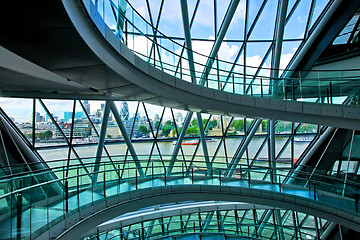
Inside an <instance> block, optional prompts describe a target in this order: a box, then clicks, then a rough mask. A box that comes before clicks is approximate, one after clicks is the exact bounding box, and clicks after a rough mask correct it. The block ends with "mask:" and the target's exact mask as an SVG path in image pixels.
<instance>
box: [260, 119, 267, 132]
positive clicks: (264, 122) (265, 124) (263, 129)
mask: <svg viewBox="0 0 360 240" xmlns="http://www.w3.org/2000/svg"><path fill="white" fill-rule="evenodd" d="M261 127H262V131H263V132H267V130H268V121H266V120H263V121H262V122H261Z"/></svg>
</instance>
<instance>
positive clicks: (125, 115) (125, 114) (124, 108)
mask: <svg viewBox="0 0 360 240" xmlns="http://www.w3.org/2000/svg"><path fill="white" fill-rule="evenodd" d="M120 116H121V118H122V120H123V121H124V120H125V121H127V120H129V106H128V104H127V102H121V107H120Z"/></svg>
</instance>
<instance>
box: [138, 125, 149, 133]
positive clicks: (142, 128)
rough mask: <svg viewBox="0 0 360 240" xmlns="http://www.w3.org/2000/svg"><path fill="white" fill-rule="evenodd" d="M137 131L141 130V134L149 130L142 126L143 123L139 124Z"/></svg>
mask: <svg viewBox="0 0 360 240" xmlns="http://www.w3.org/2000/svg"><path fill="white" fill-rule="evenodd" d="M138 131H139V132H142V134H147V133H149V130H148V129H147V127H146V126H144V125H140V127H139V130H138Z"/></svg>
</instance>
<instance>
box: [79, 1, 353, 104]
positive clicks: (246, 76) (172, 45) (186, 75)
mask: <svg viewBox="0 0 360 240" xmlns="http://www.w3.org/2000/svg"><path fill="white" fill-rule="evenodd" d="M83 2H84V5H85V6H90V5H92V7H89V9H88V11H90V9H92V11H94V9H95V11H98V12H99V13H100V14H96V16H97V17H98V16H100V17H101V21H103V22H104V23H105V24H106V26H107V27H108V28H109V29H110V31H111V32H113V34H114V35H115V36H116V37H117V38H119V40H120V41H121V42H122V43H124V44H125V45H126V46H127V47H128V48H129V49H130V50H132V51H133V53H134V54H136V55H137V56H138V57H140V58H141V59H142V60H143V61H145V62H147V63H148V64H150V65H152V66H154V67H156V68H157V69H159V70H161V71H163V72H165V73H167V74H170V75H172V76H175V77H177V78H180V79H182V80H184V81H188V82H192V83H194V84H199V85H203V86H205V87H209V88H212V89H216V90H220V91H226V92H230V93H235V94H240V95H247V96H256V97H269V98H277V99H284V100H292V101H309V102H314V101H315V100H316V99H321V102H322V103H329V104H341V103H342V102H343V101H344V99H345V98H346V97H351V98H352V100H351V103H352V104H357V103H358V98H357V96H356V91H354V89H357V88H358V87H359V83H358V82H359V81H358V80H359V73H360V70H359V69H349V70H316V71H315V70H311V71H291V70H288V69H271V68H266V67H262V68H261V70H259V68H258V67H252V66H247V65H241V64H238V63H234V62H229V61H225V60H222V59H218V58H216V59H211V58H209V56H207V55H204V54H201V53H198V52H196V51H193V50H192V49H188V48H187V47H186V46H185V43H183V44H180V43H179V42H181V41H179V40H178V39H176V38H174V37H171V36H166V35H165V34H163V33H162V32H161V31H159V29H157V28H156V27H154V26H153V25H152V24H151V23H149V22H148V21H147V20H146V19H145V18H144V17H143V16H142V15H141V14H140V13H139V12H138V11H137V10H136V9H135V8H134V7H133V6H132V5H131V3H130V2H128V1H126V3H125V1H114V0H104V1H100V2H97V1H90V0H83ZM125 6H126V10H125V11H124V8H125ZM89 15H90V16H93V15H91V14H89ZM95 21H99V20H98V19H97V20H95ZM116 23H121V24H120V25H119V24H116ZM119 26H123V27H122V28H121V29H120V28H119ZM104 37H105V38H108V36H107V35H106V34H105V33H104ZM182 41H183V42H184V40H182ZM109 43H110V44H115V43H114V42H113V41H109ZM114 47H115V48H116V49H119V46H114ZM189 52H191V54H192V55H193V59H195V60H191V58H190V59H189V57H188V54H189ZM207 60H208V62H212V63H214V62H216V67H215V66H214V67H213V66H212V64H210V65H209V64H205V63H206V61H207ZM274 72H275V73H276V74H275V75H279V74H280V77H274ZM314 99H315V100H314Z"/></svg>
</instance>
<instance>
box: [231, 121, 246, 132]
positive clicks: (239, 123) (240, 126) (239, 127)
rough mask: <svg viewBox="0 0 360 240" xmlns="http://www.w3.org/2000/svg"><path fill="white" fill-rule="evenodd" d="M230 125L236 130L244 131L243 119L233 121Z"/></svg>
mask: <svg viewBox="0 0 360 240" xmlns="http://www.w3.org/2000/svg"><path fill="white" fill-rule="evenodd" d="M232 126H233V127H234V128H235V130H236V131H240V132H242V131H244V119H240V120H235V121H233V123H232Z"/></svg>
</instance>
